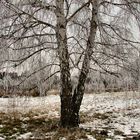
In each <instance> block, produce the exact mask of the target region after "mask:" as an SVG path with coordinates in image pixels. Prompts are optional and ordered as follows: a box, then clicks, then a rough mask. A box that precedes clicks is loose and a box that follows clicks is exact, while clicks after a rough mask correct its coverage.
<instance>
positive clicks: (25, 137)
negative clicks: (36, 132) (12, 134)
mask: <svg viewBox="0 0 140 140" xmlns="http://www.w3.org/2000/svg"><path fill="white" fill-rule="evenodd" d="M31 136H32V133H31V132H28V133H25V134H22V135H20V136H18V137H17V139H18V140H28V139H29V138H30V137H31Z"/></svg>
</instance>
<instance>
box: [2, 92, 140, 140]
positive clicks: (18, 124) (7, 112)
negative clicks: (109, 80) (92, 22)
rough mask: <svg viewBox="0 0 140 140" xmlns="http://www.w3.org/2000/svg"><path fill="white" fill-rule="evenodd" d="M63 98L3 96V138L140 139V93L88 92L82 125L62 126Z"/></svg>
mask: <svg viewBox="0 0 140 140" xmlns="http://www.w3.org/2000/svg"><path fill="white" fill-rule="evenodd" d="M59 112H60V99H59V96H58V95H48V96H46V97H15V98H0V140H10V139H12V140H16V139H18V140H24V139H26V140H30V139H33V140H41V139H42V140H140V93H138V92H120V93H118V92H115V93H101V94H85V96H84V99H83V102H82V105H81V110H80V115H81V124H80V127H79V128H75V129H71V130H67V129H61V128H59V117H60V114H59Z"/></svg>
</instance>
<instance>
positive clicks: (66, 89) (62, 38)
mask: <svg viewBox="0 0 140 140" xmlns="http://www.w3.org/2000/svg"><path fill="white" fill-rule="evenodd" d="M56 9H57V10H56V16H57V29H56V34H57V42H58V55H59V61H60V74H61V75H60V78H61V80H60V81H61V93H60V98H61V118H60V123H61V126H62V127H69V117H70V113H71V100H72V85H71V75H70V67H69V53H68V46H67V35H66V18H65V15H64V1H63V0H56Z"/></svg>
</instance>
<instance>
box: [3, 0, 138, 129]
mask: <svg viewBox="0 0 140 140" xmlns="http://www.w3.org/2000/svg"><path fill="white" fill-rule="evenodd" d="M0 4H1V5H2V7H3V9H1V13H2V14H1V19H0V21H1V23H3V24H1V27H0V30H1V35H0V39H1V40H3V41H5V44H6V45H5V46H4V45H1V50H7V53H8V54H9V55H8V56H7V57H6V58H5V59H4V60H2V61H1V64H3V63H6V62H10V64H11V67H14V68H17V67H21V66H22V67H27V65H28V66H29V65H30V64H32V65H35V64H36V63H35V62H36V61H38V59H39V58H40V57H42V58H43V59H44V58H45V60H46V64H44V66H41V68H39V69H38V70H36V72H39V70H40V69H41V70H42V69H45V68H47V69H48V68H50V72H51V74H50V75H49V76H46V77H45V76H44V78H43V79H42V80H48V79H49V78H50V77H52V76H53V75H55V74H56V73H60V85H61V86H60V87H61V90H60V99H61V113H60V114H61V116H60V126H61V127H67V128H70V127H78V126H79V123H80V119H79V111H80V106H81V102H82V99H83V95H84V92H85V87H84V85H85V81H86V79H87V76H88V73H89V71H90V70H93V71H101V72H104V73H108V74H110V75H112V74H113V75H115V74H116V69H117V68H122V67H123V65H124V64H125V63H129V59H128V57H129V55H130V54H131V55H133V54H134V53H135V52H136V51H137V46H138V44H139V40H138V38H137V37H136V36H135V33H134V30H136V29H139V15H140V14H139V13H140V2H139V1H138V0H131V1H130V0H107V1H106V0H46V1H45V0H42V1H41V0H33V1H31V0H25V1H23V0H17V1H16V0H15V1H13V2H11V1H10V0H1V3H0ZM132 20H133V21H132ZM133 24H135V28H133V29H132V28H131V26H133ZM130 50H131V51H130ZM4 52H5V51H4ZM12 54H13V55H12ZM2 67H3V65H2ZM29 69H32V67H30V68H29ZM72 71H78V81H77V84H76V85H75V86H72V79H71V77H72ZM36 72H33V74H35V73H36ZM93 78H94V77H93ZM25 80H26V79H25Z"/></svg>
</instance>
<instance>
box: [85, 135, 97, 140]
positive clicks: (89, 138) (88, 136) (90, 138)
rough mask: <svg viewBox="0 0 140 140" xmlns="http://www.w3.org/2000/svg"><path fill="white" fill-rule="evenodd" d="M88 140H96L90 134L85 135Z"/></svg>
mask: <svg viewBox="0 0 140 140" xmlns="http://www.w3.org/2000/svg"><path fill="white" fill-rule="evenodd" d="M86 136H87V138H88V140H96V139H95V138H94V137H93V136H92V135H86Z"/></svg>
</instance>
